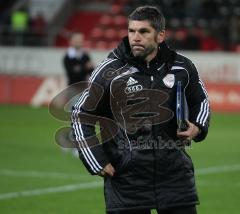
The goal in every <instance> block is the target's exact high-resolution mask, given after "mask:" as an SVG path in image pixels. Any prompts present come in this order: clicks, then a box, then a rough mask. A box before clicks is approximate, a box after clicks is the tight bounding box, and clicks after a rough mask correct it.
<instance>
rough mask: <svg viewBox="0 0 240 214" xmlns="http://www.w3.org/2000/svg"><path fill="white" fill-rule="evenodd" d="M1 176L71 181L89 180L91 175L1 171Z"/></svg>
mask: <svg viewBox="0 0 240 214" xmlns="http://www.w3.org/2000/svg"><path fill="white" fill-rule="evenodd" d="M0 175H4V176H12V177H30V178H31V177H32V178H54V179H68V180H69V179H70V180H80V179H81V178H84V179H86V178H89V175H87V174H86V175H78V174H69V173H67V172H66V173H61V172H43V171H17V170H9V169H0Z"/></svg>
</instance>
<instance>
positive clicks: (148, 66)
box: [147, 62, 154, 88]
mask: <svg viewBox="0 0 240 214" xmlns="http://www.w3.org/2000/svg"><path fill="white" fill-rule="evenodd" d="M147 68H148V69H149V68H150V65H149V62H147ZM153 80H154V78H153V75H151V76H150V82H151V83H150V88H153Z"/></svg>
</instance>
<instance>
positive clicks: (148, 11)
mask: <svg viewBox="0 0 240 214" xmlns="http://www.w3.org/2000/svg"><path fill="white" fill-rule="evenodd" d="M130 20H135V21H144V20H146V21H149V22H150V25H151V26H152V27H153V28H154V29H155V30H156V31H157V32H160V31H162V30H165V18H164V15H163V14H162V12H161V11H160V9H158V8H157V7H155V6H141V7H137V8H136V9H135V10H134V11H133V12H132V13H131V14H130V15H129V16H128V21H130Z"/></svg>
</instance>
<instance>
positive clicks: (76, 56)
mask: <svg viewBox="0 0 240 214" xmlns="http://www.w3.org/2000/svg"><path fill="white" fill-rule="evenodd" d="M69 43H70V46H69V48H68V50H67V52H66V54H65V56H64V59H63V64H64V68H65V70H66V74H67V78H68V85H71V84H74V83H77V82H80V81H86V80H87V79H88V77H89V75H90V74H91V72H92V71H93V63H92V61H91V59H90V57H89V55H88V53H87V52H86V51H85V50H83V49H82V45H83V34H81V33H74V34H73V35H72V36H71V38H70V42H69Z"/></svg>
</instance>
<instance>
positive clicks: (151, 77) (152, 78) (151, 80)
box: [150, 75, 154, 88]
mask: <svg viewBox="0 0 240 214" xmlns="http://www.w3.org/2000/svg"><path fill="white" fill-rule="evenodd" d="M153 80H154V77H153V75H151V76H150V82H151V84H150V88H153Z"/></svg>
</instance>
